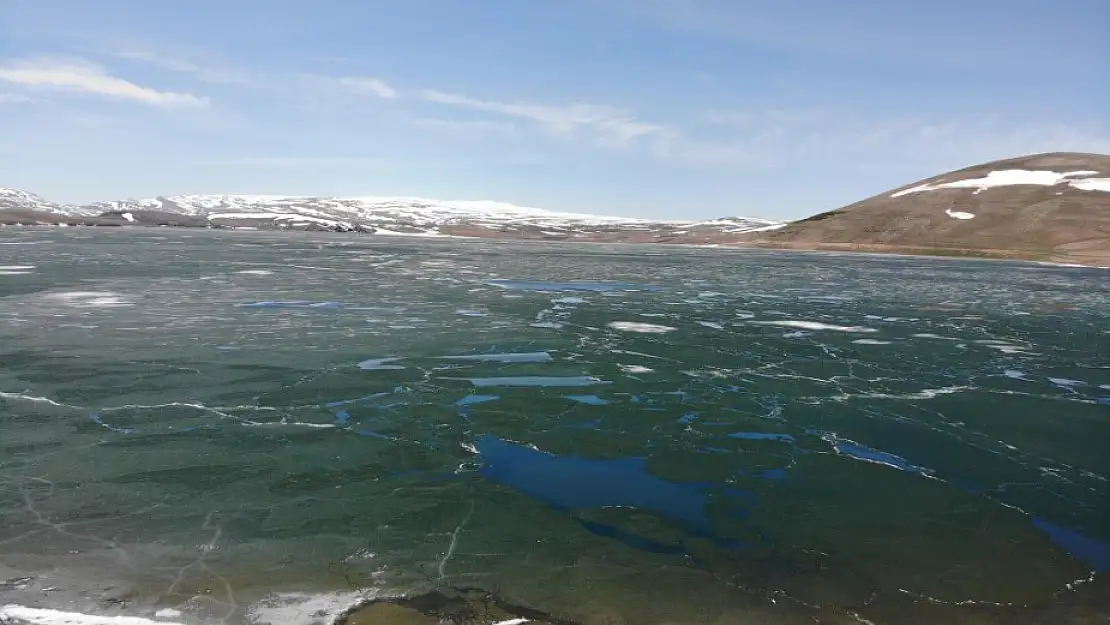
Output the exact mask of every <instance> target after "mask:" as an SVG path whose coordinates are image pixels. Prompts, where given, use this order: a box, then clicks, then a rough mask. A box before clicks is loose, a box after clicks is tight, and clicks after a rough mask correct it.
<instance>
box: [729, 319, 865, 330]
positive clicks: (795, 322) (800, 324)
mask: <svg viewBox="0 0 1110 625" xmlns="http://www.w3.org/2000/svg"><path fill="white" fill-rule="evenodd" d="M750 323H753V324H756V325H763V326H778V327H782V328H798V329H801V330H829V331H832V332H855V333H870V332H878V330H876V329H875V328H868V327H865V326H839V325H835V324H831V323H822V322H820V321H804V320H801V319H783V320H780V321H752V322H750Z"/></svg>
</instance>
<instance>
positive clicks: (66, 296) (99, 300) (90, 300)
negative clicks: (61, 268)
mask: <svg viewBox="0 0 1110 625" xmlns="http://www.w3.org/2000/svg"><path fill="white" fill-rule="evenodd" d="M47 297H48V298H50V299H54V300H61V301H62V302H63V303H65V304H68V305H70V306H74V307H77V308H119V307H122V306H134V303H133V302H129V301H127V300H125V299H124V298H123V296H122V295H120V294H119V293H113V292H111V291H67V292H64V293H51V294H50V295H48V296H47Z"/></svg>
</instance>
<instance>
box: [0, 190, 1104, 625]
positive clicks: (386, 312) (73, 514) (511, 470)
mask: <svg viewBox="0 0 1110 625" xmlns="http://www.w3.org/2000/svg"><path fill="white" fill-rule="evenodd" d="M229 212H230V211H229ZM0 243H2V244H3V245H0V266H19V267H34V269H33V270H22V269H21V270H19V271H28V272H30V273H26V274H21V275H16V276H11V277H10V279H9V280H5V281H3V283H2V284H0V289H3V290H2V291H0V345H3V347H4V354H5V356H4V367H3V368H2V369H0V415H3V416H2V418H0V518H3V520H4V522H3V523H0V551H2V553H4V557H3V558H2V560H3V562H2V563H0V605H6V604H9V603H10V604H14V605H19V606H25V607H27V608H33V609H57V610H62V611H65V612H77V613H84V614H94V615H95V614H100V615H105V616H120V615H124V616H136V617H141V618H147V619H154V618H155V616H154V615H155V613H156V612H158V611H160V610H163V609H172V610H178V611H180V612H181V616H180V617H176V616H167V619H168V620H174V621H177V620H180V621H183V622H186V623H189V624H190V625H201V624H202V623H221V622H222V623H227V624H232V623H241V622H244V621H247V620H249V619H251V618H255V617H258V618H263V615H265V616H264V618H265V619H266V620H268V621H269V622H281V623H282V625H285V624H286V623H288V625H293V622H296V623H297V625H301V624H302V623H303V624H304V625H307V624H308V623H311V622H319V623H321V625H323V623H326V622H327V620H328V619H330V618H332V616H331V615H334V614H335V613H336V612H335V610H338V609H342V607H343V606H344V605H349V603H344V602H347V601H350V600H352V599H351V598H350V597H349V596H348V595H347V594H344V593H348V592H350V590H349V589H350V588H351V587H352V586H354V587H356V588H372V589H377V590H381V591H383V592H385V591H389V592H393V591H398V592H403V591H409V590H411V589H412V588H417V587H421V585H426V584H429V583H432V584H435V585H437V586H439V587H448V586H480V587H484V588H500V589H505V591H506V592H512V593H514V594H515V595H516V596H518V597H521V598H522V599H526V600H528V601H529V602H530V603H533V604H535V605H537V606H538V607H543V608H545V609H546V608H551V609H552V610H554V611H558V610H560V609H563V608H565V607H566V606H592V605H597V604H599V603H601V604H605V605H611V606H614V607H613V610H615V611H616V612H618V613H619V614H620V616H621V618H623V619H624V621H625V622H629V623H645V624H646V625H658V624H659V623H661V622H713V620H714V619H717V618H718V617H720V616H721V615H724V614H726V613H727V612H728V611H729V610H737V609H739V610H749V609H752V606H759V607H758V609H759V610H763V609H767V610H785V611H786V613H785V614H786V615H785V616H783V613H778V612H776V613H775V614H776V617H775V618H778V619H779V620H788V619H790V618H795V617H797V618H798V619H803V620H807V619H808V620H807V622H812V621H814V620H815V619H817V618H818V611H817V609H816V608H814V609H810V608H807V607H805V606H807V605H809V606H820V609H821V610H824V612H820V618H826V615H828V614H831V615H833V618H836V619H840V620H845V621H846V622H860V621H859V620H858V619H855V617H853V616H851V615H850V614H848V613H847V611H846V610H845V608H844V607H843V606H845V605H851V606H855V607H854V608H853V609H852V612H857V613H858V614H859V616H860V617H861V618H864V619H867V620H868V621H870V622H873V623H890V622H892V617H891V616H890V615H891V614H896V615H903V614H904V615H906V617H907V619H906V620H910V619H911V618H916V619H917V620H918V621H921V622H936V621H939V622H960V621H961V620H963V621H968V620H977V622H982V623H990V624H992V625H995V624H1000V623H1006V624H1007V625H1012V624H1013V623H1028V622H1035V621H1033V618H1034V616H1035V615H1034V614H1033V613H1032V612H1028V610H1033V611H1035V610H1037V609H1040V608H1041V607H1044V606H1048V605H1050V604H1051V602H1054V601H1059V602H1069V601H1080V595H1078V594H1074V593H1073V592H1072V591H1071V590H1069V588H1083V587H1088V588H1094V587H1093V586H1090V585H1089V584H1080V583H1078V582H1079V581H1082V580H1086V579H1088V578H1089V576H1090V572H1091V571H1092V570H1095V569H1099V570H1101V569H1103V568H1104V566H1105V564H1104V563H1105V560H1104V557H1105V556H1104V554H1105V553H1106V552H1107V547H1106V545H1107V543H1108V542H1110V536H1108V535H1107V530H1106V527H1105V522H1104V521H1105V519H1106V518H1107V517H1108V516H1110V509H1108V503H1107V498H1106V485H1107V483H1108V480H1110V465H1108V464H1107V463H1108V458H1107V455H1106V453H1105V440H1107V438H1108V437H1110V432H1108V431H1107V429H1106V428H1107V427H1110V425H1108V422H1107V421H1106V420H1105V418H1104V413H1105V411H1106V404H1105V401H1106V400H1107V395H1108V394H1110V393H1108V392H1107V391H1108V390H1110V377H1108V376H1107V369H1106V362H1105V357H1104V356H1103V355H1104V354H1106V353H1110V344H1108V340H1110V285H1108V284H1107V281H1106V280H1105V275H1104V274H1105V272H1104V271H1102V272H1100V271H1096V270H1088V269H1077V268H1062V267H1052V266H1038V265H1035V264H1023V263H1006V262H992V263H979V262H969V261H960V260H932V259H914V258H891V257H883V258H876V257H870V256H846V255H838V254H791V253H776V252H761V251H730V250H725V249H718V250H697V249H685V248H683V249H674V248H669V247H668V248H660V247H637V246H626V247H612V248H609V247H604V246H575V245H561V246H555V245H546V244H530V245H515V244H510V243H502V242H498V243H493V242H489V241H440V240H429V241H414V240H401V239H399V238H390V239H388V240H383V239H381V238H373V237H366V238H358V237H345V238H343V237H335V236H329V235H311V234H307V233H266V232H236V231H211V232H209V231H174V230H169V229H160V230H144V229H141V228H129V229H127V231H126V232H120V231H102V230H96V231H93V230H82V229H71V230H69V231H65V232H60V231H54V232H37V231H34V230H23V231H16V230H11V231H0ZM9 243H12V244H15V245H8V244H9ZM247 272H249V273H247ZM599 276H600V277H604V283H601V284H600V285H599V281H598V277H599ZM645 276H648V277H649V278H650V279H648V278H645ZM494 281H502V282H500V283H495V284H491V282H494ZM505 281H508V282H505ZM568 285H569V286H568ZM568 289H573V290H579V291H580V292H578V293H572V292H566V293H562V292H560V291H565V290H568ZM244 304H246V305H245V306H244ZM459 311H467V312H474V313H479V314H480V316H479V315H477V314H476V315H468V314H461V313H460V312H459ZM533 324H535V325H540V326H542V327H533ZM613 324H616V325H613ZM624 324H628V325H624ZM44 328H46V329H48V331H47V330H44ZM655 328H665V329H666V330H665V331H644V330H648V329H655ZM455 356H462V357H463V358H453V357H455ZM445 357H446V358H445ZM390 359H393V360H390ZM360 363H361V364H363V367H361V368H360V367H359V364H360ZM475 382H477V383H478V384H486V385H487V386H480V387H476V386H475ZM799 511H802V512H801V513H800V512H799ZM907 536H912V537H913V540H906V537H907ZM4 567H7V568H4ZM6 580H17V581H12V582H11V583H9V582H8V581H6ZM18 580H24V581H18ZM129 580H131V581H129ZM134 580H142V581H143V583H135V582H134ZM1098 583H1099V581H1098V579H1096V580H1095V581H1094V582H1090V584H1098ZM106 586H112V587H114V588H115V589H116V590H114V591H109V590H108V589H107V588H106ZM45 588H54V589H56V590H50V591H45V590H44V589H45ZM553 589H555V590H553ZM1095 590H1101V589H1095ZM287 591H288V592H289V593H292V594H291V595H290V596H286V595H284V594H281V593H286V592H287ZM293 591H298V592H297V593H294V592H293ZM112 592H114V593H118V594H115V595H113V594H110V593H112ZM106 593H108V596H107V597H106ZM275 593H277V594H275ZM1093 594H1097V593H1093ZM112 597H116V598H119V597H127V598H128V599H127V600H128V601H132V602H133V603H132V604H131V605H132V606H134V609H132V608H130V607H129V608H128V609H126V610H124V609H118V608H112V607H110V606H114V605H116V604H114V603H111V601H110V600H109V599H111V598H112ZM267 597H269V599H268V598H267ZM298 597H300V598H298ZM907 597H910V598H913V600H912V601H910V600H908V599H907ZM627 598H632V600H629V601H625V599H627ZM771 598H773V599H775V602H774V603H772V602H771V600H770V599H771ZM355 599H356V600H357V597H356V598H355ZM975 602H986V603H1004V604H1013V607H1012V608H1006V610H1012V611H1011V612H1007V613H1006V614H1001V613H996V612H991V611H990V609H988V608H982V606H980V607H978V608H977V607H976V606H977V604H976V603H975ZM267 606H268V607H267ZM1021 606H1029V607H1028V608H1025V607H1021ZM1076 608H1077V609H1080V608H1082V609H1092V610H1094V609H1097V606H1093V607H1092V606H1087V605H1079V606H1076ZM991 609H993V608H991ZM930 610H941V611H942V614H941V616H940V617H937V616H936V615H937V613H936V612H930ZM977 610H978V611H977ZM983 610H985V611H983ZM1095 613H1097V612H1095ZM163 615H172V613H171V612H163ZM591 616H597V615H596V614H593V615H591ZM743 616H744V618H746V619H747V620H753V621H755V622H759V621H758V619H760V618H763V619H764V620H766V618H764V617H767V618H769V617H768V613H766V612H764V613H757V614H755V615H751V614H748V613H744V615H743ZM1041 616H1042V617H1043V618H1041V621H1042V622H1055V621H1053V620H1052V618H1050V616H1052V615H1041ZM749 617H750V618H749ZM779 617H782V618H779ZM286 618H288V619H294V620H295V621H283V620H282V619H286ZM722 618H723V617H722ZM296 619H300V620H296ZM582 620H585V618H583V619H582ZM259 622H261V621H259ZM893 622H900V621H897V620H895V621H893Z"/></svg>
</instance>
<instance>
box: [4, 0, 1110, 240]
mask: <svg viewBox="0 0 1110 625" xmlns="http://www.w3.org/2000/svg"><path fill="white" fill-rule="evenodd" d="M1056 150H1069V151H1070V150H1075V151H1091V152H1103V153H1110V2H1106V0H1070V1H1069V2H1066V3H1061V2H1055V1H1053V0H1006V1H1005V2H1002V1H1000V0H930V2H928V3H920V2H916V1H910V0H841V1H834V0H469V1H462V0H360V1H356V0H345V1H340V0H315V1H314V2H311V3H310V2H304V1H301V0H298V1H294V0H265V1H264V0H235V1H228V0H218V1H217V0H189V1H184V0H157V1H150V2H143V1H140V0H97V1H95V2H90V1H88V0H0V186H10V187H17V188H23V189H26V190H29V191H33V192H36V193H39V194H40V195H43V196H45V197H47V198H49V199H52V200H56V201H63V202H86V201H94V200H100V199H122V198H126V197H145V196H151V195H159V194H174V193H261V194H298V195H301V194H303V195H379V196H380V195H409V196H421V197H431V198H441V199H490V200H500V201H506V202H512V203H515V204H521V205H526V206H538V207H542V208H550V209H557V210H568V211H578V212H594V213H609V214H620V215H631V216H644V217H672V218H686V217H689V218H704V217H714V216H723V215H754V216H762V217H770V218H797V217H802V216H805V215H808V214H812V213H816V212H820V211H823V210H828V209H830V208H835V207H838V206H841V205H843V204H846V203H849V202H852V201H855V200H858V199H862V198H864V197H867V196H870V195H874V194H876V193H879V192H881V191H884V190H886V189H890V188H893V187H895V186H899V185H902V184H905V183H908V182H912V181H914V180H916V179H918V178H922V177H925V176H929V175H933V174H936V173H940V172H941V171H945V170H948V169H953V168H957V167H961V166H965V165H970V164H974V163H977V162H981V161H985V160H991V159H995V158H1004V157H1008V156H1016V155H1020V154H1024V153H1031V152H1043V151H1056Z"/></svg>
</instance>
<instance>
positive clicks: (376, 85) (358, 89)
mask: <svg viewBox="0 0 1110 625" xmlns="http://www.w3.org/2000/svg"><path fill="white" fill-rule="evenodd" d="M336 82H338V83H339V85H340V86H342V87H343V88H344V89H346V90H347V91H350V92H351V93H354V94H356V95H369V96H375V97H378V98H385V99H387V100H392V99H394V98H396V97H397V90H396V89H394V88H393V87H390V86H389V85H387V84H386V83H385V81H382V80H379V79H377V78H370V77H366V76H344V77H342V78H338V79H336Z"/></svg>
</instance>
